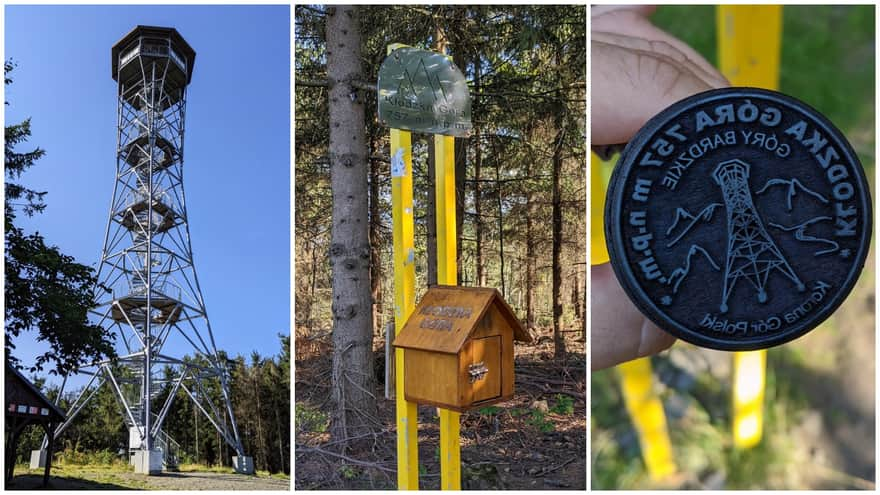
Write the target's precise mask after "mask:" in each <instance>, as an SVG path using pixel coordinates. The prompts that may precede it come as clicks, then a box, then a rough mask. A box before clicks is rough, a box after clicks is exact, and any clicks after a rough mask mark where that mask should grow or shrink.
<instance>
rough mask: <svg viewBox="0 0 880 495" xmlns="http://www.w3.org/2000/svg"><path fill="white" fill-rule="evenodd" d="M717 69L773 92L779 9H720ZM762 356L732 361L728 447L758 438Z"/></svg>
mask: <svg viewBox="0 0 880 495" xmlns="http://www.w3.org/2000/svg"><path fill="white" fill-rule="evenodd" d="M716 12H717V24H718V65H719V68H720V70H721V73H722V74H724V76H725V77H727V79H728V80H729V81H730V84H732V85H733V86H751V87H757V88H765V89H774V90H775V89H778V87H779V53H780V43H781V33H782V6H780V5H720V6H718V8H717V11H716ZM766 363H767V351H765V350H761V351H751V352H737V353H734V355H733V444H734V446H735V447H739V448H750V447H754V446H755V445H757V444H758V443H759V442H760V441H761V435H762V432H763V419H764V414H763V405H764V381H765V379H764V375H765V369H766Z"/></svg>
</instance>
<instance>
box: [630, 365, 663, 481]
mask: <svg viewBox="0 0 880 495" xmlns="http://www.w3.org/2000/svg"><path fill="white" fill-rule="evenodd" d="M617 372H618V373H619V374H620V381H621V384H622V385H621V386H622V387H623V400H624V402H625V403H626V410H627V412H629V416H630V417H631V418H632V420H633V423H634V424H635V427H636V431H637V432H638V434H639V445H640V446H641V447H642V457H643V458H644V460H645V466H646V467H647V468H648V474H650V475H651V478H652V479H654V480H661V479H663V478H665V477H666V476H669V475H671V474H673V473H675V469H676V468H675V461H673V460H672V444H671V443H670V441H669V431H668V429H667V428H666V414H665V413H664V411H663V404H662V403H661V402H660V398H659V397H658V396H657V393H656V392H655V391H654V383H653V376H652V373H651V359H650V358H640V359H636V360H635V361H630V362H628V363H623V364H620V365H618V366H617Z"/></svg>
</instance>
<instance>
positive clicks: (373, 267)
mask: <svg viewBox="0 0 880 495" xmlns="http://www.w3.org/2000/svg"><path fill="white" fill-rule="evenodd" d="M378 148H379V146H378V145H377V143H376V139H375V137H374V136H370V153H369V155H368V159H369V160H370V297H371V298H372V301H371V303H372V308H373V311H372V317H373V318H372V319H373V335H376V334H381V333H382V330H381V328H382V322H381V321H380V319H381V317H382V235H381V232H380V230H381V226H382V217H381V215H380V213H379V163H380V162H379V160H374V159H373V158H372V157H373V155H374V154H375V153H376V152H377V150H378Z"/></svg>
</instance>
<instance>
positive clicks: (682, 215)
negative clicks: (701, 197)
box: [666, 203, 724, 247]
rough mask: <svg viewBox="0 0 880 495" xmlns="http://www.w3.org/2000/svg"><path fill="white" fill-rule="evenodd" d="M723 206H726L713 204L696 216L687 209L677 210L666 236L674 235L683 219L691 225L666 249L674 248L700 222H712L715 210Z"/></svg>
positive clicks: (667, 245)
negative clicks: (673, 232)
mask: <svg viewBox="0 0 880 495" xmlns="http://www.w3.org/2000/svg"><path fill="white" fill-rule="evenodd" d="M721 206H724V205H722V204H721V203H711V204H709V205H708V206H706V207H705V208H703V209H702V210H700V212H699V213H697V214H696V215H693V214H691V212H689V211H688V210H687V209H685V208H681V207H678V208H676V209H675V218H674V219H673V221H672V225H670V226H669V228H668V229H666V235H667V236H669V235H670V234H671V233H672V231H673V230H675V228H676V227H677V226H678V224H679V222H680V221H681V220H682V219H685V220H690V223H689V224H687V226H686V227H685V228H684V229H682V231H681V232H679V234H678V235H677V236H675V238H674V239H673V240H672V241H670V242H669V243H668V244H666V247H672V246H674V245H675V244H676V243H678V241H680V240H681V239H682V238H683V237H684V236H685V235H687V233H688V232H690V231H691V229H693V228H694V226H695V225H696V224H697V223H698V222H700V221H702V222H710V221H712V216H713V215H714V214H715V209H716V208H719V207H721Z"/></svg>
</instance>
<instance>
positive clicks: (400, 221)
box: [387, 43, 419, 490]
mask: <svg viewBox="0 0 880 495" xmlns="http://www.w3.org/2000/svg"><path fill="white" fill-rule="evenodd" d="M406 46H407V45H404V44H402V43H393V44H391V45H388V48H387V50H388V54H389V55H390V54H391V52H393V51H394V50H396V49H398V48H403V47H406ZM390 148H391V149H390V152H391V218H392V223H393V226H392V229H393V233H392V237H393V244H394V255H393V256H394V335H397V334H399V333H400V331H401V330H403V325H404V324H405V323H406V320H407V319H408V318H409V315H410V314H411V313H412V312H413V309H414V308H415V298H416V267H415V241H414V239H413V230H414V229H413V182H412V135H411V134H410V132H409V131H402V130H400V129H391V143H390ZM394 369H395V370H396V372H395V374H394V392H395V409H396V417H397V422H396V424H397V489H398V490H418V489H419V423H418V407H417V405H416V404H415V403H414V402H409V401H407V400H406V399H405V398H404V388H403V384H404V375H405V373H404V361H403V349H395V350H394Z"/></svg>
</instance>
